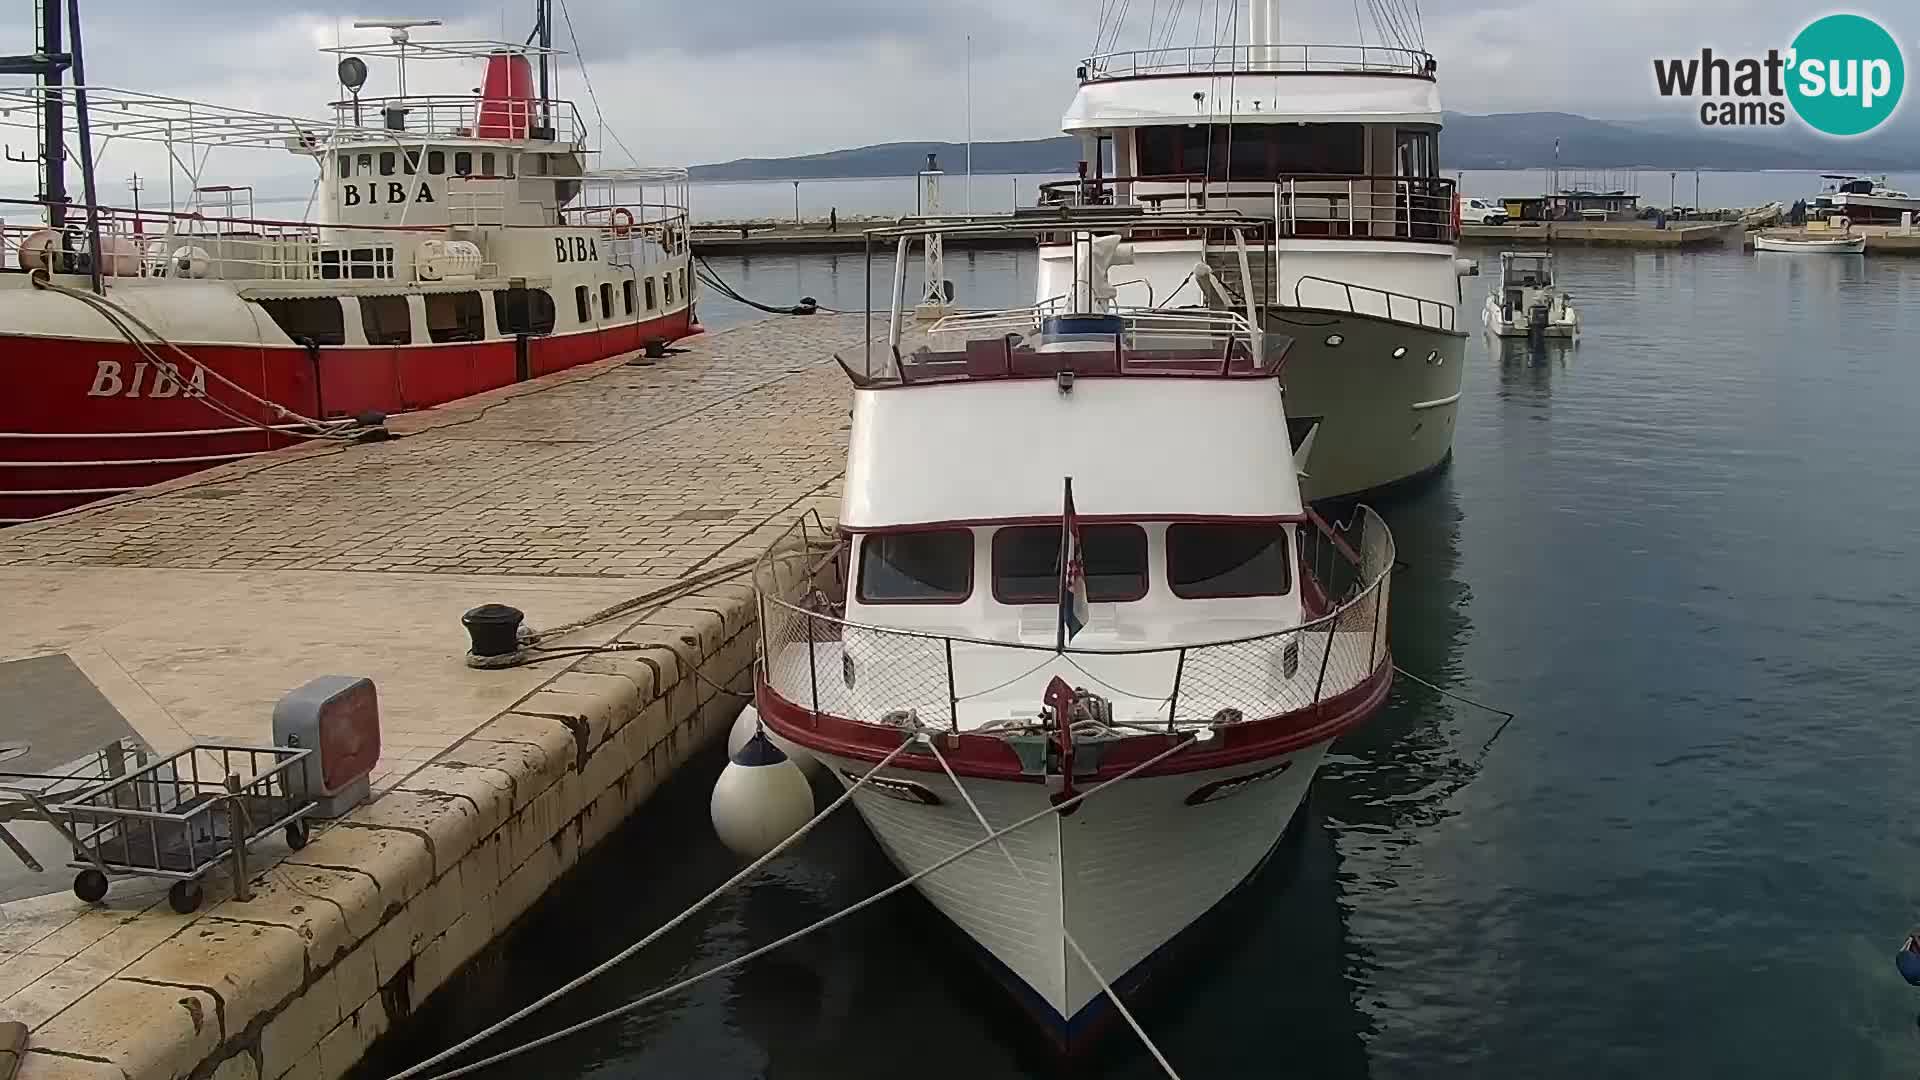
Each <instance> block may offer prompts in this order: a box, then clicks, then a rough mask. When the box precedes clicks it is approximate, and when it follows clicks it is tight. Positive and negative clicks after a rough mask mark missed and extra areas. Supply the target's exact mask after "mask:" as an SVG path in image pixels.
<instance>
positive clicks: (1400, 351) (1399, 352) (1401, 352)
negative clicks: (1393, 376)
mask: <svg viewBox="0 0 1920 1080" xmlns="http://www.w3.org/2000/svg"><path fill="white" fill-rule="evenodd" d="M1406 355H1407V347H1406V346H1405V345H1401V346H1399V347H1397V348H1395V349H1394V350H1393V358H1394V359H1395V360H1399V359H1401V358H1402V357H1404V356H1406Z"/></svg>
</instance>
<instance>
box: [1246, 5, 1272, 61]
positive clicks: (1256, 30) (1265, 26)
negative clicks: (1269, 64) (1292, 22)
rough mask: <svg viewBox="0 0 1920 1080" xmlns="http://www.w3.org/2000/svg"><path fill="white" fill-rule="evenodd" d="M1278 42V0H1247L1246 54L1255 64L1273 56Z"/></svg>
mask: <svg viewBox="0 0 1920 1080" xmlns="http://www.w3.org/2000/svg"><path fill="white" fill-rule="evenodd" d="M1279 43H1280V0H1247V44H1248V45H1249V46H1251V47H1250V48H1249V49H1248V54H1249V56H1250V57H1251V59H1252V60H1253V61H1254V62H1255V64H1256V65H1257V64H1259V63H1260V62H1262V61H1265V60H1269V59H1271V58H1272V56H1273V50H1272V48H1270V46H1273V45H1277V44H1279Z"/></svg>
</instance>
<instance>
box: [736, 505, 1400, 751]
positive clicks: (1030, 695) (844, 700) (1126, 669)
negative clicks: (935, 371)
mask: <svg viewBox="0 0 1920 1080" xmlns="http://www.w3.org/2000/svg"><path fill="white" fill-rule="evenodd" d="M1315 521H1316V524H1317V525H1318V528H1316V529H1306V528H1301V529H1299V530H1297V535H1298V536H1299V538H1300V541H1299V543H1300V551H1299V553H1298V556H1299V557H1298V558H1297V559H1296V560H1295V564H1294V565H1295V566H1296V567H1297V568H1298V570H1299V573H1300V574H1301V577H1302V587H1303V592H1304V594H1305V595H1306V597H1307V598H1308V599H1309V601H1310V604H1309V607H1310V608H1311V609H1313V610H1319V611H1322V612H1324V614H1321V615H1320V616H1319V617H1317V618H1314V619H1312V620H1310V621H1307V622H1304V623H1301V624H1300V625H1298V626H1293V627H1288V628H1286V629H1283V630H1275V631H1272V632H1270V633H1264V634H1258V635H1253V636H1248V637H1241V638H1234V639H1230V640H1224V641H1210V642H1206V643H1196V644H1184V645H1151V646H1142V647H1137V648H1078V647H1073V646H1069V647H1068V648H1066V649H1064V650H1056V649H1054V648H1053V647H1052V646H1051V645H1038V644H1028V643H1024V642H1018V641H990V640H984V639H981V638H972V637H964V636H960V635H953V634H939V633H933V632H928V631H918V630H907V629H900V628H894V627H883V626H873V625H869V624H863V623H856V622H850V621H848V620H847V619H845V618H843V617H842V616H841V611H842V599H841V598H843V597H844V596H845V593H846V580H845V579H846V574H847V568H846V565H845V563H846V550H847V549H846V545H845V542H844V541H840V542H834V541H833V539H832V538H831V537H829V536H828V535H827V533H826V532H825V530H824V529H823V528H822V527H821V525H820V522H819V519H818V518H817V517H813V518H805V517H803V518H802V519H800V520H799V521H797V522H795V524H794V525H793V526H792V527H790V528H789V529H788V530H787V532H786V533H785V534H783V535H782V536H781V537H780V539H778V540H777V541H776V542H775V543H774V544H773V545H772V546H771V547H770V548H769V549H768V550H767V552H766V554H765V555H763V556H762V558H761V560H760V562H759V563H758V564H757V565H756V567H755V569H754V586H755V589H756V591H757V593H758V600H759V609H760V610H759V616H760V634H761V663H762V676H763V678H764V680H765V683H766V686H767V689H768V690H769V691H771V692H772V693H773V694H774V695H776V696H777V697H778V698H779V699H780V700H781V701H782V702H784V703H786V704H787V705H789V706H792V707H794V708H797V709H801V710H804V711H805V712H806V713H807V714H808V715H809V719H810V720H817V718H819V717H821V716H829V717H835V718H838V719H842V720H851V721H854V722H857V723H862V724H873V725H880V726H903V725H905V726H913V725H925V726H931V727H935V728H946V729H948V730H951V731H955V732H984V731H995V730H1006V729H1008V728H1018V727H1022V726H1028V725H1030V724H1032V723H1033V722H1034V721H1035V720H1036V713H1037V707H1038V705H1039V703H1040V701H1041V692H1042V690H1043V689H1044V687H1045V685H1046V683H1047V681H1048V680H1049V679H1050V678H1051V677H1052V676H1053V675H1054V674H1057V673H1059V670H1060V667H1061V666H1062V665H1060V664H1057V663H1056V662H1055V658H1060V659H1062V660H1064V661H1065V664H1066V665H1070V667H1071V668H1072V669H1074V670H1073V671H1072V672H1071V674H1070V677H1071V678H1072V679H1074V680H1077V681H1081V682H1083V683H1084V684H1085V685H1087V686H1088V687H1089V688H1090V689H1094V690H1095V691H1096V692H1098V693H1101V694H1102V695H1103V696H1108V697H1109V698H1110V700H1111V703H1112V706H1113V716H1114V719H1115V720H1116V722H1118V724H1120V725H1124V726H1127V727H1133V728H1147V729H1152V730H1180V729H1194V728H1201V727H1208V726H1216V727H1217V726H1227V725H1232V724H1238V723H1244V722H1249V721H1256V720H1265V719H1269V718H1272V717H1277V716H1283V715H1286V714H1288V713H1294V712H1299V711H1301V710H1304V709H1309V708H1312V707H1314V706H1316V705H1319V704H1321V703H1323V702H1325V701H1328V700H1329V699H1332V698H1334V697H1336V696H1338V695H1340V694H1344V693H1346V692H1348V691H1351V690H1354V689H1356V688H1358V687H1359V686H1361V685H1363V684H1364V683H1366V682H1367V681H1368V680H1369V679H1371V678H1373V677H1374V676H1376V675H1378V674H1379V673H1380V672H1381V671H1382V669H1384V668H1386V667H1388V666H1390V665H1391V664H1392V662H1393V661H1392V658H1391V656H1390V655H1389V653H1388V650H1387V608H1388V591H1389V582H1390V580H1391V577H1392V570H1393V561H1394V547H1393V538H1392V536H1391V534H1390V533H1389V532H1388V531H1387V527H1386V524H1385V522H1383V521H1381V519H1380V518H1379V516H1378V515H1376V514H1375V513H1374V512H1373V511H1372V510H1370V509H1367V508H1365V507H1362V508H1360V510H1359V512H1358V516H1357V517H1356V518H1355V520H1354V521H1353V522H1351V523H1350V524H1349V525H1348V526H1347V527H1345V528H1344V529H1336V528H1334V527H1330V526H1327V525H1326V524H1325V523H1324V522H1320V521H1319V520H1318V519H1317V518H1316V519H1315ZM1098 621H1099V620H1098V616H1096V620H1095V622H1096V625H1097V623H1098Z"/></svg>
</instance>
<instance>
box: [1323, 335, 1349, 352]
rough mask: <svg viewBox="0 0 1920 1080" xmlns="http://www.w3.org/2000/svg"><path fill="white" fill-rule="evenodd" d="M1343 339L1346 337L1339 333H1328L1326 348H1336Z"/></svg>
mask: <svg viewBox="0 0 1920 1080" xmlns="http://www.w3.org/2000/svg"><path fill="white" fill-rule="evenodd" d="M1345 340H1347V339H1346V338H1344V337H1341V336H1340V335H1339V334H1328V335H1327V348H1329V349H1337V348H1339V347H1340V343H1341V342H1343V341H1345Z"/></svg>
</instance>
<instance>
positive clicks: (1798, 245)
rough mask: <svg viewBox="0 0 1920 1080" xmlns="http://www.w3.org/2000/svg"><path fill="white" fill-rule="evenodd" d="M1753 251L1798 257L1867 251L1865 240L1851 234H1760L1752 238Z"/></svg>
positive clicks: (1851, 253)
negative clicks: (1795, 255)
mask: <svg viewBox="0 0 1920 1080" xmlns="http://www.w3.org/2000/svg"><path fill="white" fill-rule="evenodd" d="M1753 249H1754V250H1755V251H1781V252H1788V253H1792V254H1798V255H1858V254H1860V253H1862V252H1864V251H1866V250H1867V238H1866V237H1864V236H1859V235H1851V234H1849V235H1841V236H1811V235H1804V234H1803V235H1799V236H1789V235H1785V234H1781V233H1761V234H1760V235H1759V236H1756V237H1754V238H1753Z"/></svg>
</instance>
